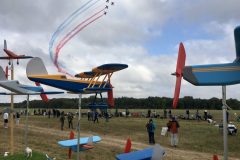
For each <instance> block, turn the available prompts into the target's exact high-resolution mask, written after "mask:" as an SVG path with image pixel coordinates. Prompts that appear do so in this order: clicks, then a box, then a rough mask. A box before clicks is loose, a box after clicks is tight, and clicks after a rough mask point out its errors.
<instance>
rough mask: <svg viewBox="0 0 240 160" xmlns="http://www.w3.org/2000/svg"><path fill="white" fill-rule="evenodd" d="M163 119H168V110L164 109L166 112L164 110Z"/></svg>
mask: <svg viewBox="0 0 240 160" xmlns="http://www.w3.org/2000/svg"><path fill="white" fill-rule="evenodd" d="M163 118H167V110H166V108H164V110H163Z"/></svg>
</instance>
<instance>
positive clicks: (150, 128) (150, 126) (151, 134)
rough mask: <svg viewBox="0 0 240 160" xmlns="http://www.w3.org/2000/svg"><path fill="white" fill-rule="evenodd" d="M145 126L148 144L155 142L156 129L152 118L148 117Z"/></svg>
mask: <svg viewBox="0 0 240 160" xmlns="http://www.w3.org/2000/svg"><path fill="white" fill-rule="evenodd" d="M146 128H147V132H148V138H149V144H155V138H154V131H155V129H156V125H155V124H154V122H153V120H152V119H149V122H148V123H147V124H146Z"/></svg>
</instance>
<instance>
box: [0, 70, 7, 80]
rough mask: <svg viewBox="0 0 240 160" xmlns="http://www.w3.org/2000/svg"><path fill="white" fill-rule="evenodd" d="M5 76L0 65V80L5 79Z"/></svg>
mask: <svg viewBox="0 0 240 160" xmlns="http://www.w3.org/2000/svg"><path fill="white" fill-rule="evenodd" d="M6 80H7V78H6V74H5V72H4V70H3V68H2V67H1V66H0V81H6Z"/></svg>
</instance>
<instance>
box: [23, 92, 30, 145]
mask: <svg viewBox="0 0 240 160" xmlns="http://www.w3.org/2000/svg"><path fill="white" fill-rule="evenodd" d="M28 109H29V94H28V95H27V112H26V119H25V135H24V143H25V148H24V149H26V148H27V147H28Z"/></svg>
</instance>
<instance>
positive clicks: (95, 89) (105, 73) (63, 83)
mask: <svg viewBox="0 0 240 160" xmlns="http://www.w3.org/2000/svg"><path fill="white" fill-rule="evenodd" d="M127 67H128V65H126V64H104V65H101V66H99V67H96V68H93V69H92V71H90V72H82V73H79V74H76V75H75V77H77V78H79V79H70V78H67V77H66V75H63V74H60V75H49V74H48V72H47V70H46V67H45V65H44V63H43V61H42V60H41V59H40V58H38V57H35V58H33V59H31V60H30V61H29V62H28V64H27V69H26V70H27V76H28V78H29V79H30V80H31V81H34V82H37V83H42V84H45V85H49V86H52V87H56V88H59V89H63V90H66V91H69V92H70V93H75V94H79V93H81V94H91V93H95V94H98V93H102V92H108V98H110V99H112V93H111V92H112V88H113V87H112V85H111V83H110V79H111V77H112V75H113V73H114V72H117V71H120V70H122V69H125V68H127ZM101 78H102V79H101ZM100 79H101V80H100ZM109 96H111V97H109ZM110 105H113V104H112V102H111V103H110Z"/></svg>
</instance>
